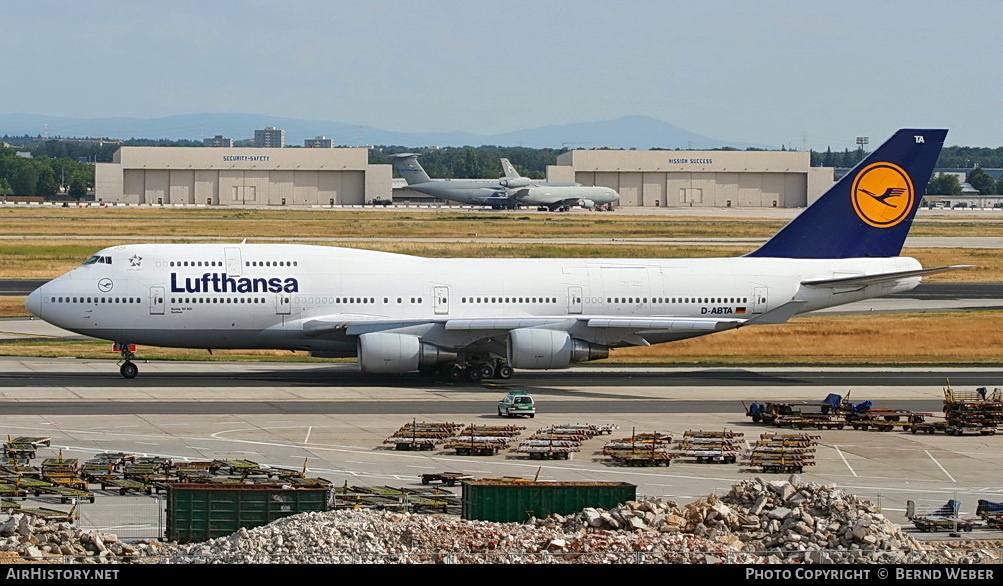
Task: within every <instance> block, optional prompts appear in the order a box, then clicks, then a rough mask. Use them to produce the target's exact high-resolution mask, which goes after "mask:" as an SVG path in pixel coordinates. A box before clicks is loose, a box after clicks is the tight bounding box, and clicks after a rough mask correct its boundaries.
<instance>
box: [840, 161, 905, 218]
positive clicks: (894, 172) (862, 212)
mask: <svg viewBox="0 0 1003 586" xmlns="http://www.w3.org/2000/svg"><path fill="white" fill-rule="evenodd" d="M850 199H851V200H852V201H853V210H854V211H855V212H857V216H859V217H860V219H861V220H863V221H864V222H865V223H866V224H868V225H869V226H874V227H875V228H891V227H892V226H896V225H898V224H899V223H900V222H902V220H904V219H906V217H908V216H909V212H910V211H911V210H912V205H913V202H915V201H916V190H915V188H914V187H913V185H912V179H911V178H910V177H909V174H908V173H906V172H905V170H904V169H902V167H899V166H898V165H895V164H894V163H872V164H870V165H868V166H867V167H864V170H863V171H861V172H860V173H858V174H857V177H856V178H855V179H854V180H853V187H852V189H851V190H850Z"/></svg>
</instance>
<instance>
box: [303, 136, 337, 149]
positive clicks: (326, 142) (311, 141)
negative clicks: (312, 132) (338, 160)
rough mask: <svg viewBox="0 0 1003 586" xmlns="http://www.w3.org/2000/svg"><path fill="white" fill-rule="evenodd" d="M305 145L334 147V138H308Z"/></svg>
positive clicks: (322, 147) (310, 146)
mask: <svg viewBox="0 0 1003 586" xmlns="http://www.w3.org/2000/svg"><path fill="white" fill-rule="evenodd" d="M303 146H305V147H306V148H309V149H333V148H334V139H333V138H327V137H326V136H318V137H317V138H308V139H306V140H304V141H303Z"/></svg>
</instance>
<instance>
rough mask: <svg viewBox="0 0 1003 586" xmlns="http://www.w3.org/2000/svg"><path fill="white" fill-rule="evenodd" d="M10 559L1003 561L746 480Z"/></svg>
mask: <svg viewBox="0 0 1003 586" xmlns="http://www.w3.org/2000/svg"><path fill="white" fill-rule="evenodd" d="M3 551H14V552H17V553H19V554H20V555H22V556H25V557H34V558H36V559H37V558H45V557H52V558H54V559H58V560H60V561H64V562H72V561H87V562H90V561H96V562H99V563H100V562H104V563H114V562H121V561H130V562H137V561H147V562H163V563H171V564H182V563H224V564H225V563H478V564H482V563H576V564H583V563H607V564H608V563H737V564H756V563H836V564H866V563H892V564H913V563H952V564H957V563H980V562H985V561H989V560H993V559H994V555H993V553H992V551H990V550H984V549H977V548H970V549H966V550H954V551H953V552H952V551H951V550H946V549H940V548H937V547H936V546H934V545H931V544H922V543H920V542H917V541H915V540H913V539H912V538H910V537H909V536H908V535H906V534H904V533H903V532H902V531H901V529H900V528H899V527H898V526H897V525H895V524H893V523H891V522H889V521H888V520H887V519H885V518H884V516H882V515H881V514H880V512H878V511H877V510H876V508H875V507H874V506H873V505H871V504H870V503H868V502H867V501H864V500H861V499H859V498H857V497H855V496H853V495H849V494H846V493H844V492H842V491H841V490H839V489H837V488H836V487H835V486H832V485H821V484H817V483H801V482H800V480H799V478H798V477H797V476H792V477H790V478H789V479H788V480H786V481H771V480H763V479H759V478H756V479H754V480H746V481H743V482H741V483H739V484H736V485H734V486H733V487H732V488H731V490H730V491H729V492H728V494H727V495H725V496H723V497H718V496H715V495H711V496H709V497H708V498H706V499H703V500H699V501H696V502H692V503H689V504H687V505H684V506H678V505H676V504H675V503H673V502H671V501H662V500H657V499H656V500H643V501H637V502H629V503H626V504H624V505H622V506H619V507H617V508H615V509H612V510H599V509H586V510H584V511H582V512H580V513H576V514H574V515H567V516H559V515H552V516H550V517H547V518H545V519H533V520H531V521H530V522H528V523H523V524H520V523H491V522H484V521H464V520H461V519H459V518H457V517H454V516H447V515H416V514H409V513H400V512H390V511H376V510H337V511H328V512H322V513H303V514H299V515H294V516H290V517H286V518H284V519H281V520H278V521H275V522H273V523H271V524H269V525H266V526H263V527H257V528H254V529H241V530H239V531H238V532H236V533H234V534H233V535H230V536H228V537H222V538H218V539H213V540H210V541H206V542H202V543H194V544H164V543H159V542H152V543H141V544H132V545H126V544H123V543H120V542H118V540H116V539H114V536H108V535H103V534H101V535H99V534H97V533H94V532H86V531H79V530H76V529H72V528H71V527H70V526H67V525H65V524H55V523H41V522H31V521H29V520H28V519H27V518H26V517H23V516H20V515H15V516H14V517H12V519H11V520H10V521H8V522H6V523H4V524H2V525H0V552H3ZM60 556H67V557H62V558H61V557H60ZM77 556H85V557H83V558H80V559H76V558H77ZM996 561H998V560H996Z"/></svg>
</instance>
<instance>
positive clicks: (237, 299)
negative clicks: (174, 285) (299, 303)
mask: <svg viewBox="0 0 1003 586" xmlns="http://www.w3.org/2000/svg"><path fill="white" fill-rule="evenodd" d="M171 303H195V304H198V303H203V304H208V303H265V298H264V297H171Z"/></svg>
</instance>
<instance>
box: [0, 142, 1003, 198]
mask: <svg viewBox="0 0 1003 586" xmlns="http://www.w3.org/2000/svg"><path fill="white" fill-rule="evenodd" d="M0 141H2V142H6V143H11V144H18V145H23V146H19V147H17V148H0V195H12V194H13V195H40V196H45V197H50V198H51V197H54V196H56V195H57V194H60V193H64V194H66V195H69V196H71V197H75V198H80V197H83V196H84V195H85V194H86V193H87V192H88V191H89V190H92V189H93V188H94V167H93V165H92V164H91V163H108V162H111V161H112V157H113V156H114V154H115V151H117V150H118V149H119V148H120V147H122V146H173V147H178V146H181V147H201V146H202V143H201V142H198V141H193V140H161V139H137V138H131V139H129V140H124V141H113V142H103V141H100V140H98V139H90V140H88V141H79V142H78V141H73V140H59V139H46V138H43V137H38V136H34V137H33V136H15V137H10V136H4V137H2V138H0ZM665 150H669V149H665ZM676 150H678V149H676ZM716 150H737V149H734V148H722V149H716ZM749 150H760V149H749ZM566 151H567V149H536V148H528V147H502V146H491V145H486V146H478V147H473V146H465V147H443V148H428V147H422V148H415V147H406V146H401V145H391V146H374V147H371V148H370V149H369V163H370V164H390V156H391V155H393V154H397V153H404V152H415V153H418V154H420V155H421V159H420V160H421V165H422V167H423V168H424V169H425V171H426V172H427V173H428V175H429V176H430V177H433V178H443V179H477V178H494V177H501V176H502V175H503V173H502V168H501V163H500V161H499V159H501V158H507V159H509V160H510V161H511V162H512V164H513V165H514V166H515V168H516V170H518V171H519V172H520V173H521V174H522V175H524V176H526V177H530V178H533V179H543V178H545V177H546V173H547V166H548V165H554V164H556V162H557V157H558V155H560V154H561V153H564V152H566ZM17 152H28V153H31V158H25V157H23V156H20V155H18V154H17ZM867 154H869V153H868V152H867V151H863V150H861V149H844V150H843V151H841V152H840V151H833V150H832V149H826V150H825V151H814V150H813V151H811V152H810V156H811V165H812V166H821V167H836V168H850V167H853V166H854V165H856V164H857V163H858V162H860V161H861V160H862V158H863V157H865V156H866V155H867ZM937 168H939V169H958V170H962V169H973V168H974V170H973V171H972V172H970V173H969V176H968V177H966V180H967V182H968V183H970V184H971V185H972V186H973V187H975V189H978V190H979V191H980V192H981V193H983V194H1003V178H1001V180H998V181H997V180H995V179H993V177H992V176H991V175H989V174H988V173H986V172H985V171H983V168H1003V147H1000V148H995V149H991V148H982V147H961V146H952V147H944V149H943V151H941V154H940V158H939V159H938V161H937ZM395 173H396V172H395ZM990 181H991V182H992V185H990ZM927 193H929V194H931V195H933V194H936V195H957V194H960V193H961V182H960V181H959V180H958V178H957V177H955V176H953V175H941V176H935V177H934V178H933V179H931V181H930V187H929V188H928V190H927Z"/></svg>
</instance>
